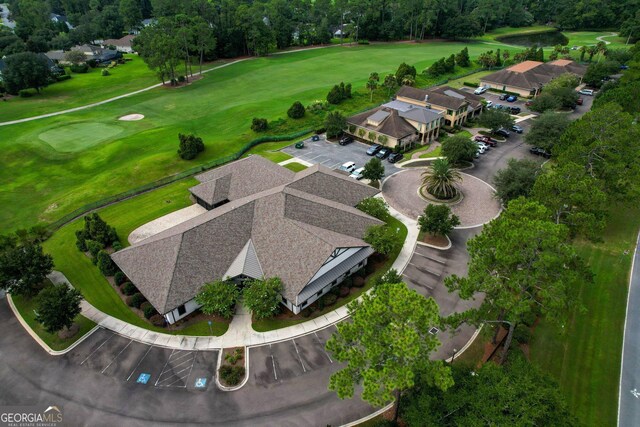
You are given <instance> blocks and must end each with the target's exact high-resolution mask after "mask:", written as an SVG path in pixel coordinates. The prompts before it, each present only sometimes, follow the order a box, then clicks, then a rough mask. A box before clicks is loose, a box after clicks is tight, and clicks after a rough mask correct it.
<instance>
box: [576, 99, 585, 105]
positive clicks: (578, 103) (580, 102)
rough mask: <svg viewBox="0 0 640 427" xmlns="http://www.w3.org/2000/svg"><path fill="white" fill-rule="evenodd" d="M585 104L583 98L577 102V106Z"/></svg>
mask: <svg viewBox="0 0 640 427" xmlns="http://www.w3.org/2000/svg"><path fill="white" fill-rule="evenodd" d="M583 103H584V99H582V98H578V100H577V101H576V105H582V104H583Z"/></svg>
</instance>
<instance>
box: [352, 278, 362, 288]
mask: <svg viewBox="0 0 640 427" xmlns="http://www.w3.org/2000/svg"><path fill="white" fill-rule="evenodd" d="M353 286H354V287H356V288H362V287H363V286H364V277H361V276H355V277H354V278H353Z"/></svg>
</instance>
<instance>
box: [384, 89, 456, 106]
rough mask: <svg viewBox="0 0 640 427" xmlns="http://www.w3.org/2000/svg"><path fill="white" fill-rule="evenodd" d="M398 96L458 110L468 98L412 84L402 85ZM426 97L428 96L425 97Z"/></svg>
mask: <svg viewBox="0 0 640 427" xmlns="http://www.w3.org/2000/svg"><path fill="white" fill-rule="evenodd" d="M396 96H401V97H403V98H409V99H414V100H416V101H420V103H427V104H431V105H437V106H440V107H442V108H446V109H450V110H457V109H459V108H460V107H462V106H463V105H464V104H465V103H466V102H467V101H466V99H460V98H456V97H453V96H448V95H446V94H444V93H442V92H441V91H439V90H437V88H435V89H418V88H415V87H411V86H402V87H401V88H400V89H399V90H398V92H397V93H396ZM425 97H428V98H426V99H425Z"/></svg>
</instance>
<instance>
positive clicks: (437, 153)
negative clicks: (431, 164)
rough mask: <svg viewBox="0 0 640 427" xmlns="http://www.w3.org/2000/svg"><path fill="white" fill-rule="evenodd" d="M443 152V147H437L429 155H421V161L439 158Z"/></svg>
mask: <svg viewBox="0 0 640 427" xmlns="http://www.w3.org/2000/svg"><path fill="white" fill-rule="evenodd" d="M441 152H442V145H439V146H437V147H436V148H435V149H433V151H429V152H428V153H424V154H420V158H421V159H430V158H433V157H439V156H440V153H441Z"/></svg>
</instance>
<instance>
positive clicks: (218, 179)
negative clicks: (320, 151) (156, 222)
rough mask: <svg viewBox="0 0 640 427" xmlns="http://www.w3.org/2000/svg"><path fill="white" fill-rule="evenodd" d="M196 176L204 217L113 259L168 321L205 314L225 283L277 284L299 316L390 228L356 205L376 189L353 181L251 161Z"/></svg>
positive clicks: (195, 194)
mask: <svg viewBox="0 0 640 427" xmlns="http://www.w3.org/2000/svg"><path fill="white" fill-rule="evenodd" d="M196 178H197V179H198V181H200V184H198V185H196V186H194V187H192V188H190V189H189V191H190V192H191V195H192V199H193V200H194V202H195V203H197V204H198V205H200V207H201V208H199V209H201V211H199V212H200V213H199V214H197V215H196V216H195V217H192V218H190V219H187V220H185V221H183V222H180V223H177V224H173V225H171V226H170V227H169V228H166V229H164V230H162V231H159V232H158V233H157V234H154V235H151V236H149V237H146V238H144V239H142V240H140V241H138V242H135V243H134V244H133V245H132V246H130V247H127V248H125V249H122V250H120V251H118V252H115V253H114V254H112V255H111V257H112V259H113V260H114V261H115V263H116V264H117V265H118V267H119V268H120V269H121V270H122V271H123V272H124V274H125V275H126V276H127V277H128V278H129V280H131V282H132V283H133V284H135V285H136V287H137V288H138V289H139V290H140V292H141V293H142V294H143V295H144V296H145V297H146V298H147V300H148V301H149V302H150V303H151V304H152V305H153V306H154V307H155V308H156V310H157V311H158V312H159V313H161V314H163V315H164V317H165V319H166V321H167V322H168V323H174V322H176V321H178V320H180V319H181V318H183V317H185V316H187V315H188V314H189V313H191V312H193V311H195V310H196V309H198V308H199V305H198V304H197V302H196V301H195V296H196V295H197V294H198V292H199V291H200V289H201V288H202V286H203V285H204V284H205V283H209V282H212V281H214V280H221V279H223V280H232V281H234V282H235V283H237V284H238V285H239V286H241V285H242V283H243V281H244V280H247V279H262V278H270V277H279V278H280V279H281V280H282V283H283V285H284V289H283V291H282V302H283V304H284V305H286V306H287V308H289V310H291V311H293V312H294V313H299V312H300V311H301V310H303V309H304V308H306V307H308V306H309V305H310V304H312V303H313V302H314V301H315V300H317V299H318V298H320V297H321V296H322V295H324V294H326V293H327V291H329V290H330V289H331V288H333V287H335V286H337V285H338V284H340V283H341V282H342V281H343V280H344V279H345V278H346V277H348V276H349V275H351V274H353V273H355V272H356V271H358V270H359V269H361V268H362V267H364V266H365V265H366V263H367V260H368V258H369V256H370V255H371V254H373V249H372V248H371V247H370V246H369V245H368V244H367V243H366V242H364V240H362V238H363V236H364V234H365V231H366V230H367V228H369V227H370V226H373V225H380V224H382V222H381V221H380V220H378V219H376V218H373V217H371V216H369V215H367V214H365V213H363V212H361V211H360V210H358V209H356V208H355V206H356V205H357V204H358V203H359V202H360V201H361V200H363V199H365V198H367V197H372V196H374V195H376V194H377V193H378V190H377V189H375V188H372V187H370V186H368V185H365V184H362V183H360V182H358V181H356V180H354V179H351V178H349V177H348V176H344V175H342V174H339V173H337V172H335V171H333V170H330V169H328V168H325V167H323V166H321V165H315V166H312V167H310V168H308V169H306V170H304V171H301V172H298V173H294V172H292V171H290V170H289V169H286V168H284V167H282V166H279V165H277V164H275V163H272V162H271V161H269V160H266V159H264V158H262V157H259V156H250V157H247V158H245V159H242V160H238V161H236V162H233V163H230V164H228V165H225V166H222V167H220V168H217V169H214V170H211V171H208V172H205V173H203V174H201V175H199V176H197V177H196ZM196 208H197V207H196Z"/></svg>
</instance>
